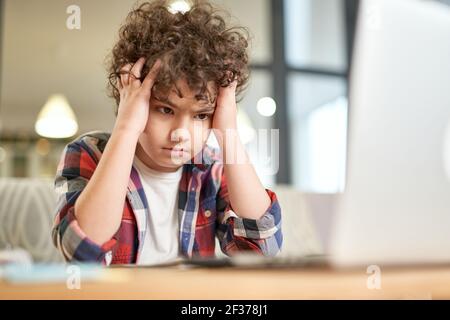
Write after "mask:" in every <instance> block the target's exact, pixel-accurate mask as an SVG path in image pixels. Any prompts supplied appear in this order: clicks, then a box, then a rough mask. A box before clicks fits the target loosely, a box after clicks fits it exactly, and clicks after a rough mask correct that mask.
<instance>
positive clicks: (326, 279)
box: [0, 266, 450, 300]
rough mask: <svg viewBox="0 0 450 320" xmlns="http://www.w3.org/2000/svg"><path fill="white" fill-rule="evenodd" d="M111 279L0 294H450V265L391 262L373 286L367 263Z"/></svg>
mask: <svg viewBox="0 0 450 320" xmlns="http://www.w3.org/2000/svg"><path fill="white" fill-rule="evenodd" d="M106 272H107V275H108V276H107V279H104V280H102V281H96V282H83V281H81V288H80V289H73V290H69V289H68V288H67V286H66V284H65V283H58V284H39V285H30V284H26V285H24V284H21V285H17V284H10V283H6V282H4V281H2V280H0V299H224V300H228V299H450V266H436V267H414V268H388V269H383V270H382V271H381V288H380V289H368V287H367V281H368V277H369V276H370V275H369V274H367V273H366V269H365V268H361V270H359V269H353V270H344V271H337V270H331V269H328V268H320V269H317V268H316V269H305V268H304V269H300V268H297V269H268V270H261V269H259V270H258V269H256V270H251V269H233V268H217V269H214V268H210V269H208V268H186V267H181V266H177V267H165V268H112V269H108V270H107V271H106Z"/></svg>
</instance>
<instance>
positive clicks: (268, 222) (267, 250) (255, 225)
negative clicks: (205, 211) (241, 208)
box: [216, 173, 283, 256]
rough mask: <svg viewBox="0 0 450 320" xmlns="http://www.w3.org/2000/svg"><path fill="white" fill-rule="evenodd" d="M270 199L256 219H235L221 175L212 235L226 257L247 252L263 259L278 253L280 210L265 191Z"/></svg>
mask: <svg viewBox="0 0 450 320" xmlns="http://www.w3.org/2000/svg"><path fill="white" fill-rule="evenodd" d="M265 190H266V192H267V194H268V195H269V197H270V206H269V207H268V208H267V210H266V212H265V213H264V215H263V216H262V217H261V218H260V219H256V220H255V219H244V218H240V217H239V213H238V212H235V211H234V210H233V208H232V206H231V204H230V200H229V196H228V187H227V181H226V177H225V175H224V174H223V173H222V179H221V183H220V189H219V191H218V194H217V199H216V204H217V213H218V214H217V219H218V227H217V229H216V235H217V237H218V239H219V242H220V247H221V249H222V251H223V252H224V253H225V254H226V255H229V256H231V255H233V254H235V253H238V252H242V251H250V252H255V253H258V254H262V255H265V256H275V255H276V254H277V253H278V252H280V250H281V246H282V242H283V235H282V232H281V208H280V205H279V203H278V200H277V196H276V194H275V193H274V192H273V191H271V190H269V189H265Z"/></svg>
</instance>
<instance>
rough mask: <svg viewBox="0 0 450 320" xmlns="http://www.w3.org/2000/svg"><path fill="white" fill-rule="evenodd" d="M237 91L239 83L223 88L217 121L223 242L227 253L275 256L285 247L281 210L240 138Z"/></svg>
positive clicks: (220, 213) (219, 208)
mask: <svg viewBox="0 0 450 320" xmlns="http://www.w3.org/2000/svg"><path fill="white" fill-rule="evenodd" d="M235 89H236V82H234V83H233V84H231V85H230V86H229V87H227V88H220V93H219V97H218V99H217V107H216V108H217V109H216V111H215V114H214V119H213V129H214V130H216V131H215V132H216V133H218V134H216V137H217V140H218V142H219V146H220V148H221V150H222V154H223V163H224V165H223V166H224V170H223V176H222V180H221V187H220V190H219V194H218V211H219V215H218V218H219V230H218V234H219V240H221V246H222V250H223V251H224V252H225V253H227V254H230V253H232V252H233V251H236V250H253V251H257V252H260V253H262V254H265V255H274V254H276V253H277V252H278V251H279V250H280V248H281V244H282V234H281V208H280V206H279V204H278V201H277V198H276V195H275V194H274V193H273V192H272V191H270V190H266V189H265V188H264V187H263V185H262V184H261V181H260V180H259V178H258V176H257V174H256V171H255V169H254V167H253V165H252V164H251V162H250V160H249V158H248V156H247V153H246V151H245V148H244V145H243V144H242V142H241V140H240V139H239V135H238V133H237V107H236V100H235ZM217 130H218V131H217Z"/></svg>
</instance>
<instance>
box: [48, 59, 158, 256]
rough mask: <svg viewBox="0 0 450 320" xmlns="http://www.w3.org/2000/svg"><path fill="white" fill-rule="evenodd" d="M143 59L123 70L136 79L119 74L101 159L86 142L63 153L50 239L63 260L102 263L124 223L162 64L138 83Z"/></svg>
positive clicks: (57, 181)
mask: <svg viewBox="0 0 450 320" xmlns="http://www.w3.org/2000/svg"><path fill="white" fill-rule="evenodd" d="M144 62H145V60H144V59H143V58H141V59H139V60H138V61H137V62H136V63H135V64H134V65H133V66H131V65H127V66H125V67H124V68H123V71H125V72H131V73H132V74H133V75H134V76H135V77H133V78H132V77H129V76H128V74H122V75H121V79H120V81H119V92H120V104H119V110H118V116H117V119H116V123H115V126H114V130H113V132H112V134H111V137H110V139H109V141H108V143H107V144H106V147H105V150H104V151H103V154H102V155H101V157H100V159H93V158H92V157H91V153H92V151H93V150H90V149H91V148H93V149H94V148H95V146H89V145H88V144H86V143H85V144H83V143H72V144H69V145H68V146H67V148H66V150H65V152H64V153H63V158H62V159H61V162H60V165H59V167H58V172H57V176H56V180H55V186H56V190H57V193H58V194H59V199H58V205H57V214H56V217H55V222H54V228H53V241H54V243H55V245H56V246H57V247H58V248H59V249H60V250H61V251H62V253H63V255H64V257H65V258H66V259H67V260H73V259H74V260H81V261H101V260H103V258H104V255H105V253H106V251H107V250H110V248H111V246H112V245H113V244H114V243H115V240H114V239H111V238H112V237H113V236H114V235H115V234H116V232H117V231H118V229H119V227H120V224H121V221H122V214H123V210H124V204H125V197H126V192H127V185H128V181H129V179H130V171H131V167H132V162H133V157H134V154H135V149H136V145H137V141H138V138H139V135H140V134H141V132H142V131H143V130H144V128H145V126H146V124H147V120H148V113H149V111H148V109H149V101H150V94H151V88H152V86H153V82H154V79H155V78H156V75H157V72H158V69H159V67H160V65H161V63H160V61H157V62H156V63H155V65H154V66H153V68H152V69H151V70H150V72H149V73H148V74H147V76H146V77H145V79H144V81H143V82H142V84H141V82H140V80H138V79H137V78H140V73H141V70H142V67H143V65H144ZM130 78H132V80H130ZM94 160H96V161H98V163H96V161H94Z"/></svg>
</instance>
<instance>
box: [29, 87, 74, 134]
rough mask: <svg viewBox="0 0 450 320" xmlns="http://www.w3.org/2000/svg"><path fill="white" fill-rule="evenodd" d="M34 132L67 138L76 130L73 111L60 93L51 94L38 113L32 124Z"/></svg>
mask: <svg viewBox="0 0 450 320" xmlns="http://www.w3.org/2000/svg"><path fill="white" fill-rule="evenodd" d="M34 128H35V130H36V132H37V133H38V134H39V135H40V136H42V137H46V138H68V137H72V136H73V135H75V134H76V133H77V131H78V123H77V119H76V117H75V113H74V112H73V110H72V108H71V107H70V105H69V102H68V101H67V99H66V97H65V96H64V95H62V94H53V95H51V96H50V97H49V98H48V100H47V102H46V103H45V105H44V106H43V107H42V110H41V111H40V112H39V115H38V117H37V120H36V124H35V126H34Z"/></svg>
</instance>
